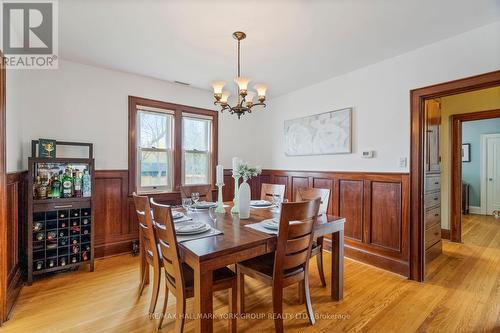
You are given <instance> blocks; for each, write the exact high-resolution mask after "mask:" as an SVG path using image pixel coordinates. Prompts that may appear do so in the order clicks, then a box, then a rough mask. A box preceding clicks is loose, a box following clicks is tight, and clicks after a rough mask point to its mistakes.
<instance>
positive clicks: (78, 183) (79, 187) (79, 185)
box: [74, 169, 83, 198]
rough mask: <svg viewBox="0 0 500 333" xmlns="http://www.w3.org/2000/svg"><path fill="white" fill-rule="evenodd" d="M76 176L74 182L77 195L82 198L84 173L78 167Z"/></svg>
mask: <svg viewBox="0 0 500 333" xmlns="http://www.w3.org/2000/svg"><path fill="white" fill-rule="evenodd" d="M75 175H76V177H75V178H74V184H75V197H77V198H80V197H81V196H82V185H83V184H82V183H83V179H82V173H81V172H80V171H79V170H78V169H77V170H76V174H75Z"/></svg>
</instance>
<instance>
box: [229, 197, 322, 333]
mask: <svg viewBox="0 0 500 333" xmlns="http://www.w3.org/2000/svg"><path fill="white" fill-rule="evenodd" d="M319 206H320V199H319V198H318V199H315V200H312V201H303V202H289V203H283V206H282V208H281V215H280V221H279V231H278V241H277V244H276V251H275V253H269V254H266V255H263V256H259V257H256V258H253V259H250V260H246V261H243V262H240V263H238V264H237V265H236V272H237V274H238V289H239V299H240V312H241V313H244V312H245V286H244V285H245V275H248V276H250V277H252V278H254V279H258V280H260V281H262V282H264V283H266V284H267V285H268V286H272V288H273V296H272V297H273V314H274V316H273V317H274V328H275V330H276V332H279V333H281V332H283V288H285V287H287V286H290V285H292V284H295V283H299V285H301V286H302V287H303V289H304V297H305V300H306V310H307V315H308V317H309V322H310V323H311V325H314V322H315V319H314V312H313V309H312V305H311V296H310V293H309V276H308V273H307V272H308V270H307V268H308V265H309V257H310V255H311V246H312V239H313V228H314V224H315V223H316V219H317V216H318V210H319Z"/></svg>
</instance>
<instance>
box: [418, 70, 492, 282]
mask: <svg viewBox="0 0 500 333" xmlns="http://www.w3.org/2000/svg"><path fill="white" fill-rule="evenodd" d="M499 85H500V71H494V72H490V73H485V74H481V75H477V76H473V77H469V78H465V79H460V80H455V81H450V82H446V83H441V84H437V85H433V86H428V87H424V88H419V89H414V90H412V91H411V92H410V102H411V104H410V113H411V114H410V116H411V135H410V143H411V144H410V146H411V159H410V197H411V201H410V279H412V280H416V281H423V280H424V278H425V224H424V212H425V209H424V190H425V183H424V181H425V142H426V141H425V133H426V132H425V131H426V128H425V125H426V121H425V100H428V99H432V98H440V97H444V96H450V95H454V94H459V93H463V92H467V91H474V90H479V89H484V88H489V87H495V86H499Z"/></svg>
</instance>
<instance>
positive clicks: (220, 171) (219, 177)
mask: <svg viewBox="0 0 500 333" xmlns="http://www.w3.org/2000/svg"><path fill="white" fill-rule="evenodd" d="M216 171H217V172H216V176H217V177H216V182H215V184H222V185H224V167H223V166H222V165H221V164H219V165H217V167H216Z"/></svg>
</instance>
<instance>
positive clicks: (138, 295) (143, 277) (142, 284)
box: [137, 267, 149, 298]
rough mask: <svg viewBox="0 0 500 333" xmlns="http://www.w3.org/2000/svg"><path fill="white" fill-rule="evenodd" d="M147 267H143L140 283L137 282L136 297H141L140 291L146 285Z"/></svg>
mask: <svg viewBox="0 0 500 333" xmlns="http://www.w3.org/2000/svg"><path fill="white" fill-rule="evenodd" d="M148 269H149V267H147V268H145V270H144V272H143V274H142V276H141V283H140V284H139V291H138V292H137V298H139V297H141V295H142V292H143V291H144V287H146V280H147V274H146V270H148Z"/></svg>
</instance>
